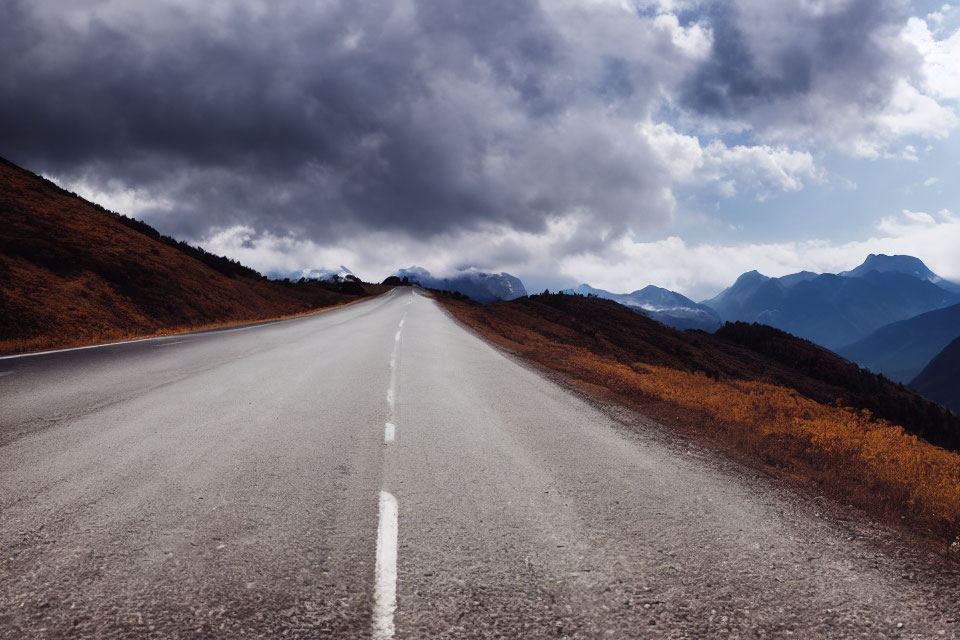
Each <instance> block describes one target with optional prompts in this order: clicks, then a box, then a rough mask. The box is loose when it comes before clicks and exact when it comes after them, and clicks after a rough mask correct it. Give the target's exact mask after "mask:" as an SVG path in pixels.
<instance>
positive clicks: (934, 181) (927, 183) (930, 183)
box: [923, 176, 940, 187]
mask: <svg viewBox="0 0 960 640" xmlns="http://www.w3.org/2000/svg"><path fill="white" fill-rule="evenodd" d="M938 182H940V178H937V177H936V176H930V177H929V178H927V179H926V180H924V181H923V186H925V187H932V186H933V185H935V184H937V183H938Z"/></svg>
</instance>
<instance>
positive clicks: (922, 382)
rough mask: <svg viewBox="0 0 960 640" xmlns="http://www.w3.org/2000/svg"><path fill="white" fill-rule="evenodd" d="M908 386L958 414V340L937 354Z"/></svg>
mask: <svg viewBox="0 0 960 640" xmlns="http://www.w3.org/2000/svg"><path fill="white" fill-rule="evenodd" d="M910 386H911V387H912V388H914V389H916V390H917V391H919V392H920V393H922V394H923V395H925V396H926V397H928V398H930V399H931V400H935V401H937V402H939V403H940V404H942V405H943V406H945V407H947V408H948V409H951V410H953V411H955V412H957V413H958V414H960V338H957V339H955V340H954V341H953V342H951V343H950V344H948V345H947V346H946V347H945V348H944V349H943V351H941V352H940V353H938V354H937V356H936V357H935V358H933V360H931V361H930V364H928V365H927V366H926V367H924V369H923V371H921V372H920V375H918V376H917V377H916V378H914V380H913V381H912V382H911V383H910Z"/></svg>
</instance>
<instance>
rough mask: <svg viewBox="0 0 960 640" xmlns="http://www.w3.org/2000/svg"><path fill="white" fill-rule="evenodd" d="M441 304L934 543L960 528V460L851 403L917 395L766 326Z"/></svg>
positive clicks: (598, 305)
mask: <svg viewBox="0 0 960 640" xmlns="http://www.w3.org/2000/svg"><path fill="white" fill-rule="evenodd" d="M440 300H441V302H442V303H443V304H444V305H445V306H446V307H447V308H448V309H449V310H450V311H451V312H452V313H453V314H454V315H455V316H456V317H457V318H458V319H460V320H461V321H462V322H464V323H465V324H467V325H468V326H471V327H473V328H474V329H476V330H477V331H478V332H479V333H480V334H481V335H483V336H485V337H486V338H487V339H488V340H490V341H491V342H493V343H495V344H498V345H500V346H502V347H504V348H507V349H508V350H510V351H512V352H514V353H516V354H518V355H520V356H521V357H524V358H525V359H528V360H530V361H532V362H535V363H536V364H538V365H540V366H543V367H545V368H546V369H548V370H551V371H554V372H556V373H558V374H560V375H562V376H563V377H565V378H566V379H567V380H569V381H571V382H573V383H574V384H576V385H578V386H579V387H581V388H582V389H584V390H585V391H587V392H589V393H591V394H594V395H599V396H600V397H602V398H604V399H606V400H612V401H615V402H619V403H622V404H625V405H627V406H630V407H633V408H636V409H640V410H641V411H643V412H645V413H648V414H652V415H653V416H654V417H657V418H658V419H660V420H661V422H663V423H664V424H666V425H668V426H670V427H673V428H677V429H679V430H682V431H684V432H686V433H688V434H691V435H693V436H694V437H697V438H699V439H703V440H705V441H707V442H709V443H711V444H712V445H714V446H718V447H720V448H721V449H724V450H727V451H728V452H730V453H732V454H734V455H736V456H737V457H739V458H740V459H742V460H744V461H745V462H747V463H748V464H751V465H753V466H756V467H759V468H763V469H765V470H767V471H770V472H772V473H774V474H776V475H778V476H780V477H785V478H789V479H791V480H792V481H794V482H799V483H801V484H803V485H806V486H810V487H814V488H815V490H816V491H817V492H818V493H822V494H826V495H829V496H832V497H833V498H835V499H836V500H837V501H839V502H841V503H842V504H854V505H857V506H858V507H861V508H863V509H865V510H867V511H868V512H869V513H871V514H873V515H875V516H877V517H880V518H884V519H886V520H888V521H890V522H895V523H898V524H900V523H904V522H906V523H908V524H910V525H912V527H913V528H914V529H915V530H917V531H920V532H922V533H924V534H926V535H929V536H932V537H933V538H934V539H939V540H946V541H952V540H953V539H954V537H955V536H957V534H958V533H960V455H958V454H957V453H954V452H951V451H948V450H946V449H943V448H940V447H936V446H933V445H931V444H930V443H928V442H925V441H923V440H921V439H919V438H917V437H916V436H914V435H911V434H909V433H906V432H905V431H904V430H903V429H902V428H901V427H899V426H894V425H892V424H890V423H889V422H887V421H885V420H878V419H876V418H875V417H874V416H873V414H872V413H871V412H870V411H865V410H862V408H861V407H857V406H856V405H853V406H846V405H847V404H848V402H849V399H850V398H851V397H856V396H857V395H858V394H861V393H863V391H862V389H861V388H859V387H860V386H862V387H865V388H871V384H872V382H871V381H876V384H877V386H876V387H872V388H873V389H874V392H876V393H880V395H881V400H882V402H881V403H880V404H881V406H886V405H887V403H888V401H890V402H892V399H895V398H897V397H900V396H899V394H904V393H906V394H909V392H908V391H904V390H902V389H900V388H899V387H898V386H897V385H893V384H891V383H889V382H888V381H884V380H882V379H879V378H877V377H876V376H873V375H872V374H869V373H864V374H862V375H861V374H860V371H859V369H858V368H856V367H855V366H853V367H852V368H850V365H849V363H846V362H845V361H843V360H842V359H840V358H838V357H836V356H834V355H833V354H830V353H829V352H827V351H825V350H822V349H819V348H818V347H816V346H815V345H812V344H811V343H809V342H806V341H801V340H798V339H795V338H791V337H789V336H786V335H785V334H782V333H781V332H776V333H775V334H769V333H768V332H767V328H765V327H758V328H755V330H754V331H750V328H749V326H739V327H737V330H736V331H733V332H732V333H733V334H735V335H732V336H728V337H723V336H719V337H713V336H710V335H708V334H703V333H697V332H678V331H674V330H672V329H670V328H668V327H665V326H663V325H660V324H658V323H654V322H652V321H650V320H649V319H647V318H644V317H643V316H641V315H640V314H636V313H633V312H631V311H629V310H627V309H624V308H623V307H619V306H618V305H615V304H612V303H610V302H609V301H604V300H596V299H589V298H580V297H574V296H532V297H530V298H527V299H521V300H516V301H513V302H509V303H494V304H491V305H487V306H485V307H483V306H479V305H475V304H470V303H467V302H462V301H457V300H452V299H449V298H440ZM747 344H750V345H751V347H753V348H749V347H748V346H746V345H747ZM765 350H766V351H769V352H772V353H773V354H774V355H771V354H770V353H764V351H765ZM844 385H848V386H849V387H851V388H849V389H846V388H844ZM799 389H803V391H800V390H799ZM838 391H839V394H837V395H834V394H836V393H837V392H838ZM887 394H889V395H887ZM831 396H832V397H831ZM837 397H843V398H845V399H846V402H843V403H840V404H841V405H844V406H838V404H837V402H836V398H837ZM917 402H918V403H920V405H918V406H921V405H922V404H923V403H922V401H921V400H917ZM914 418H915V420H922V414H918V415H917V416H915V417H914ZM953 419H954V420H955V419H956V417H955V416H954V417H953ZM915 426H917V427H922V426H923V425H922V424H916V425H915Z"/></svg>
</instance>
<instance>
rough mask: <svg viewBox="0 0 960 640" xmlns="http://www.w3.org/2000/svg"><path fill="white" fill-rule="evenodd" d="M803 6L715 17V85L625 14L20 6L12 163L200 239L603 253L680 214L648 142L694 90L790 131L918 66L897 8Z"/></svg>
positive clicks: (881, 89)
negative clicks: (904, 46) (818, 104)
mask: <svg viewBox="0 0 960 640" xmlns="http://www.w3.org/2000/svg"><path fill="white" fill-rule="evenodd" d="M769 5H776V7H774V8H771V7H770V6H769ZM716 6H717V7H720V6H721V5H719V4H718V5H716ZM810 6H812V5H811V4H810V3H808V2H786V3H766V2H760V0H750V1H749V2H741V3H740V4H739V5H738V8H737V9H736V10H733V9H730V10H722V9H720V8H715V9H713V10H712V13H711V14H710V20H709V22H710V23H711V24H712V27H713V38H714V41H713V48H712V52H711V55H710V56H709V57H708V58H707V59H706V60H704V61H702V63H700V62H698V58H697V56H698V55H699V53H696V52H695V51H694V50H693V49H692V48H690V47H689V46H681V44H678V42H680V41H682V40H683V38H684V37H686V36H685V35H684V34H682V33H678V29H680V30H681V31H682V28H683V27H678V26H677V25H676V23H673V26H670V21H669V20H667V21H666V22H663V21H660V22H658V20H659V18H658V17H657V15H656V12H650V13H649V15H645V14H643V12H641V13H640V14H638V15H631V14H629V13H628V12H625V11H623V10H622V9H621V8H620V7H617V6H616V5H615V4H614V3H611V4H589V5H577V4H576V3H573V2H560V1H558V2H555V3H551V4H541V3H540V2H536V1H534V0H492V1H490V2H474V1H470V0H396V1H395V2H383V3H380V2H357V1H354V0H349V1H348V0H343V1H338V0H330V1H328V2H294V3H261V2H258V1H257V0H245V1H236V2H223V3H220V2H210V3H192V4H183V3H180V4H177V3H165V2H151V3H116V2H100V1H98V0H38V1H36V2H28V1H26V0H7V1H6V2H3V3H0V53H2V54H3V56H2V59H0V71H2V73H0V154H2V155H5V156H7V157H9V158H10V159H12V160H14V161H15V162H19V163H21V164H23V165H25V166H27V167H28V168H31V169H33V170H36V171H42V172H44V173H48V174H52V175H55V176H58V177H61V178H63V179H65V180H67V181H68V182H71V183H74V184H84V185H88V186H90V187H91V188H94V189H98V190H100V191H103V192H110V191H111V190H112V189H113V190H115V189H116V188H117V187H118V185H119V188H121V189H128V190H131V189H132V190H137V191H138V192H141V193H145V194H147V195H148V199H152V200H153V201H154V202H155V203H156V205H155V208H154V209H153V210H150V209H147V210H145V211H143V212H141V215H142V216H144V217H147V218H148V219H149V221H150V222H152V223H154V224H156V225H157V226H159V227H160V228H161V229H162V230H163V231H165V232H168V233H173V234H176V235H180V236H182V237H186V238H190V239H200V238H203V237H206V236H208V235H209V234H210V233H211V232H212V231H215V230H217V229H222V228H226V227H230V226H236V225H241V224H242V225H246V226H248V227H250V228H252V229H254V230H255V232H256V233H263V234H266V233H269V234H273V235H276V236H287V235H290V234H294V235H296V237H303V238H310V239H313V240H315V241H316V242H319V243H327V244H330V243H335V242H337V241H338V239H341V238H348V237H351V236H352V235H353V234H356V233H357V232H360V231H363V230H367V229H385V230H394V231H399V232H403V233H405V234H409V235H415V236H424V235H427V236H430V235H435V234H454V235H455V234H457V233H461V232H463V231H465V230H471V229H481V230H482V229H490V228H496V227H498V226H506V227H510V228H513V229H515V230H519V231H528V232H534V233H539V232H541V231H543V230H544V229H545V226H546V225H547V224H548V222H549V221H550V220H552V219H555V218H556V217H558V216H575V217H576V218H577V220H579V221H580V223H581V224H580V226H579V228H578V231H577V232H576V233H575V234H574V235H573V237H571V238H569V239H568V240H566V241H565V243H564V249H563V250H564V251H567V252H570V253H575V252H577V251H596V250H601V249H602V247H603V246H604V245H605V244H606V243H607V242H608V241H609V240H610V239H612V238H615V237H616V236H617V234H619V233H621V232H623V231H625V230H635V229H644V228H649V227H651V226H656V225H658V224H661V223H663V222H664V221H665V220H666V219H668V218H669V216H670V215H671V213H672V210H673V206H674V199H673V194H672V192H671V187H672V186H673V184H672V182H671V180H672V178H671V175H673V174H672V173H671V171H672V169H671V168H670V167H669V166H666V165H667V164H669V162H665V161H664V159H663V157H662V154H660V155H658V150H656V149H651V147H650V146H649V144H650V143H649V142H648V140H646V139H644V137H643V136H642V135H641V134H640V133H638V130H637V129H636V127H635V125H636V124H637V123H642V122H645V121H647V120H648V119H649V118H650V117H651V114H653V113H656V112H657V110H658V108H659V106H661V105H662V103H663V100H664V97H665V96H666V97H669V98H674V97H675V96H676V94H677V87H678V86H679V87H683V91H682V92H681V93H680V95H681V97H682V98H683V99H682V100H680V101H679V104H680V105H686V109H687V110H688V111H691V112H693V113H695V114H702V115H705V116H706V117H707V118H714V117H716V118H720V119H723V118H733V119H737V120H742V119H747V120H750V121H751V123H752V124H753V125H755V126H756V127H757V129H758V130H761V129H762V127H763V126H765V125H766V124H771V126H783V125H784V123H786V124H787V125H792V124H795V123H797V122H800V123H803V122H806V123H807V124H809V123H810V122H815V123H816V122H817V119H818V118H821V117H822V116H823V114H822V113H820V112H810V111H803V110H802V108H801V107H802V104H801V107H797V108H796V109H794V108H793V107H792V106H790V107H789V108H781V106H782V105H783V104H788V105H792V104H793V101H794V100H795V98H797V97H798V96H799V97H803V96H813V95H816V96H818V97H824V96H825V97H826V101H825V102H824V104H826V105H827V110H830V109H832V108H833V106H834V105H836V104H843V103H844V101H846V102H847V103H850V102H853V103H855V104H858V105H861V104H867V103H869V102H870V101H871V100H873V101H876V102H878V103H882V102H883V101H884V100H885V99H886V97H887V96H888V95H889V91H890V86H891V83H892V82H893V79H894V78H895V77H896V72H895V71H891V68H893V67H895V66H897V65H898V64H899V65H901V66H903V65H905V64H907V63H903V62H899V61H897V60H894V59H892V58H891V54H890V51H889V49H888V48H884V47H882V46H880V45H878V44H876V42H875V40H876V39H875V38H874V37H873V36H875V35H876V34H877V33H880V32H881V31H882V30H883V29H886V28H888V27H889V25H890V21H891V20H892V19H893V18H894V17H896V16H898V15H899V13H898V11H897V9H896V7H897V6H898V5H896V4H893V3H892V2H886V1H876V2H875V1H868V0H851V2H848V3H847V4H846V5H845V6H844V8H843V9H842V10H838V11H831V12H825V13H822V15H814V13H811V10H810V9H809V7H810ZM891 7H893V8H891ZM778 12H783V15H779V13H778ZM693 16H694V14H685V15H684V20H683V22H682V24H683V25H684V26H687V27H693V26H696V22H695V20H694V17H693ZM744 16H747V17H751V20H750V21H747V20H744ZM661 17H663V16H661ZM700 33H701V35H703V32H700ZM687 35H689V34H687ZM704 37H709V36H704ZM698 64H699V66H697V65H698ZM801 102H802V101H801ZM674 104H677V102H676V101H674ZM450 237H452V236H450ZM523 251H526V249H523V248H521V247H519V246H518V247H513V248H511V249H510V252H511V255H519V253H522V252H523Z"/></svg>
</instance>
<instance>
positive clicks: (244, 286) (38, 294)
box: [0, 159, 388, 354]
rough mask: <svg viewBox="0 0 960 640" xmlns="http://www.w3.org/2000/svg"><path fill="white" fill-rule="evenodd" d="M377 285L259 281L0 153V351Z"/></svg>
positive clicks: (268, 309)
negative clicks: (23, 167) (37, 173)
mask: <svg viewBox="0 0 960 640" xmlns="http://www.w3.org/2000/svg"><path fill="white" fill-rule="evenodd" d="M387 288H388V287H381V286H379V285H361V284H360V283H359V282H353V281H343V282H338V283H329V282H319V281H304V282H275V281H270V280H267V279H266V278H264V277H263V276H261V275H260V274H259V273H257V272H256V271H254V270H252V269H249V268H247V267H244V266H243V265H240V264H239V263H237V262H235V261H231V260H228V259H227V258H222V257H219V256H215V255H213V254H211V253H208V252H206V251H204V250H203V249H201V248H198V247H191V246H190V245H187V244H186V243H182V242H176V241H175V240H173V239H172V238H169V237H167V236H161V235H160V234H159V233H158V232H157V231H156V230H154V229H153V228H152V227H150V226H149V225H147V224H145V223H143V222H139V221H136V220H132V219H130V218H126V217H124V216H121V215H119V214H117V213H113V212H110V211H107V210H105V209H103V208H102V207H100V206H98V205H95V204H92V203H90V202H87V201H86V200H84V199H82V198H80V197H78V196H77V195H76V194H73V193H70V192H67V191H64V190H63V189H61V188H59V187H58V186H56V185H55V184H53V183H52V182H50V181H48V180H45V179H44V178H42V177H40V176H37V175H35V174H33V173H31V172H29V171H26V170H24V169H21V168H20V167H17V166H16V165H14V164H11V163H9V162H7V161H5V160H2V159H0V354H9V353H22V352H26V351H38V350H44V349H55V348H64V347H74V346H81V345H87V344H97V343H102V342H112V341H117V340H127V339H131V338H139V337H145V336H154V335H162V334H165V333H175V332H181V331H185V330H196V329H202V328H211V327H217V326H226V325H233V324H242V323H247V322H256V321H260V320H269V319H276V318H283V317H289V316H292V315H298V314H303V313H307V312H310V311H314V310H317V309H323V308H328V307H332V306H337V305H341V304H345V303H348V302H350V301H353V300H357V299H359V298H361V297H363V296H366V295H371V294H376V293H380V292H382V291H383V290H386V289H387Z"/></svg>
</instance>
